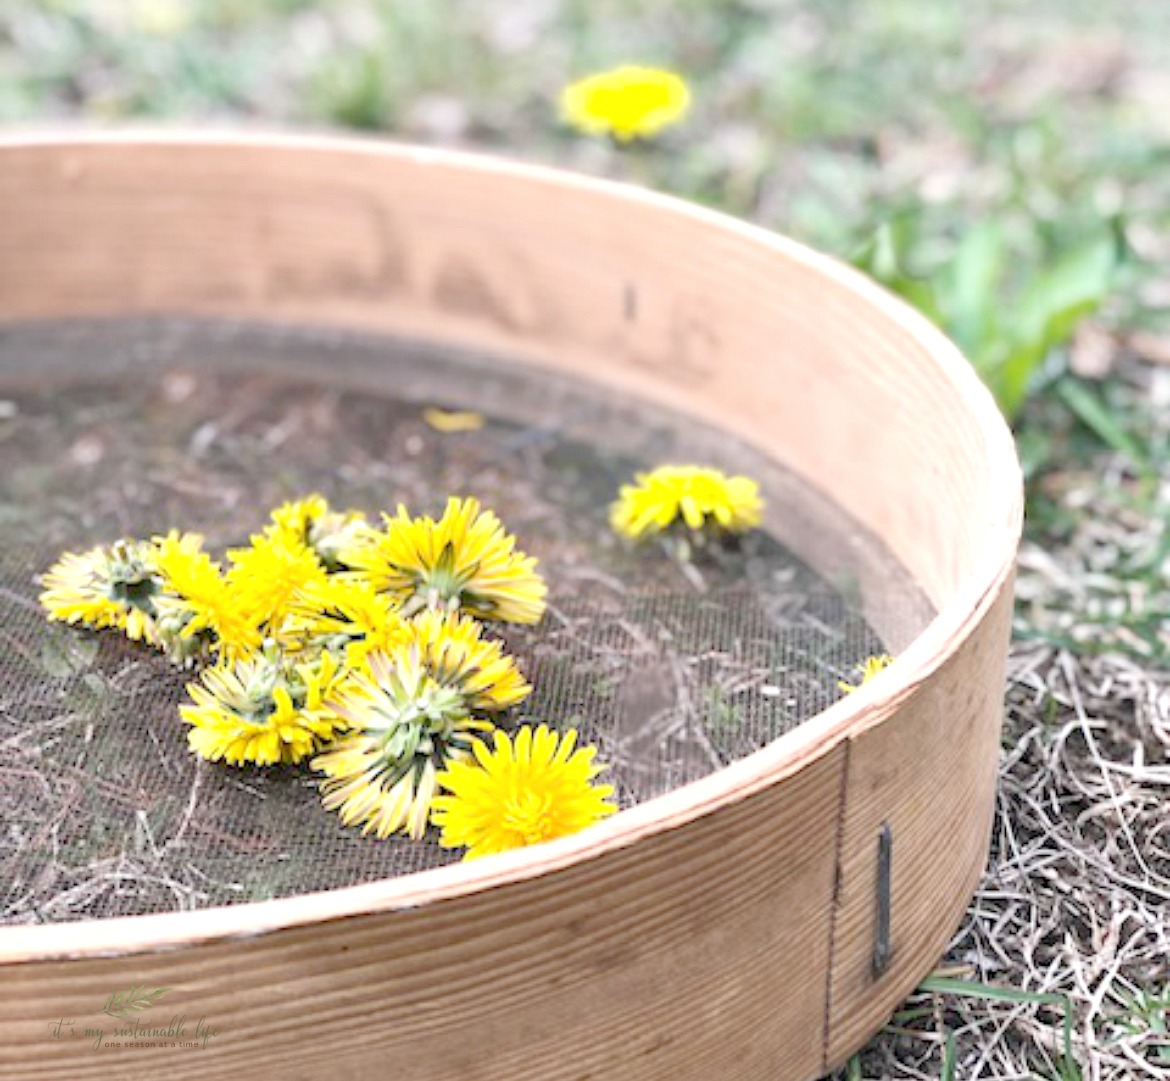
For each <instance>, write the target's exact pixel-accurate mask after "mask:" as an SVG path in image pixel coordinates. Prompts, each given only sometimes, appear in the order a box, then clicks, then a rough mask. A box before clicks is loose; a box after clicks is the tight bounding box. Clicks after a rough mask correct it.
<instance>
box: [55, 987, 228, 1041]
mask: <svg viewBox="0 0 1170 1081" xmlns="http://www.w3.org/2000/svg"><path fill="white" fill-rule="evenodd" d="M173 990H174V988H172V987H147V986H146V985H145V984H140V985H136V986H134V987H128V988H126V989H125V990H124V991H111V992H110V993H109V994H108V995H107V996H106V1000H105V1003H104V1004H103V1005H102V1008H101V1011H100V1012H99V1013H98V1014H97V1017H98V1018H99V1021H98V1023H94V1024H91V1023H84V1022H79V1021H77V1020H76V1019H74V1018H67V1017H60V1018H58V1019H57V1020H55V1021H50V1022H49V1023H48V1024H49V1035H50V1036H51V1037H52V1038H53V1039H54V1040H87V1041H88V1042H89V1044H90V1046H91V1047H92V1048H93V1049H94V1050H95V1051H103V1050H106V1049H108V1048H123V1049H124V1048H132V1047H164V1048H168V1047H169V1048H174V1049H175V1050H182V1051H202V1050H206V1049H207V1047H208V1045H209V1044H210V1043H211V1041H212V1040H213V1039H214V1038H215V1037H216V1036H218V1035H219V1029H218V1028H217V1027H215V1026H214V1025H213V1024H212V1023H211V1022H210V1021H209V1020H208V1019H207V1017H205V1016H201V1017H199V1018H198V1020H196V1021H195V1022H194V1023H193V1024H192V1023H190V1022H188V1020H187V1015H186V1014H185V1013H184V1014H173V1015H172V1016H171V1017H170V1019H169V1021H165V1022H164V1021H163V1020H162V1019H161V1017H159V1012H158V1011H156V1012H155V1013H152V1014H149V1015H147V1014H145V1013H144V1011H146V1010H150V1009H152V1008H154V1007H156V1006H157V1005H158V1004H159V1002H160V1001H161V1000H162V998H163V996H164V995H166V994H168V993H169V992H171V991H173ZM102 1017H108V1018H111V1019H112V1021H113V1022H114V1023H111V1022H110V1021H102V1020H100V1019H101V1018H102Z"/></svg>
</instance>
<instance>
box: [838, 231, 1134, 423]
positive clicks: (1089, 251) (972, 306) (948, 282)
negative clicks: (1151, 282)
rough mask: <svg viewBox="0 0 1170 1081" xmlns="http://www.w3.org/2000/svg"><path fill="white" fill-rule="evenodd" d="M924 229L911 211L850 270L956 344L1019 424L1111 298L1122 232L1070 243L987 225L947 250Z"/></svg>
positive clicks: (869, 244)
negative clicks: (1051, 366)
mask: <svg viewBox="0 0 1170 1081" xmlns="http://www.w3.org/2000/svg"><path fill="white" fill-rule="evenodd" d="M923 221H924V217H923V215H921V214H918V213H915V212H914V210H913V209H911V210H908V211H906V212H903V213H902V214H900V215H896V216H895V217H893V218H891V219H890V220H888V221H886V222H884V223H883V224H882V225H880V226H879V227H878V228H877V230H876V231H875V232H874V233H873V235H872V236H871V237H870V239H869V240H868V241H867V242H866V243H865V244H864V245H863V247H862V248H861V249H860V251H858V252H857V254H856V255H855V257H854V260H853V262H854V264H855V265H856V266H857V267H859V268H860V269H862V270H864V271H865V272H866V273H868V274H870V275H871V276H872V277H874V278H876V279H877V280H878V281H879V282H881V283H882V284H883V285H885V286H886V287H887V288H888V289H890V290H892V291H893V292H895V293H897V294H898V295H899V296H901V297H903V298H904V299H905V300H908V301H909V302H910V303H911V304H913V305H914V306H915V307H917V308H918V309H919V310H920V311H921V312H922V313H923V314H924V315H926V316H927V318H929V319H931V320H932V321H933V322H935V323H937V324H938V325H939V326H940V327H941V328H942V329H943V330H945V331H946V332H947V333H948V334H949V335H950V336H951V337H953V338H954V339H955V341H956V342H957V343H958V345H959V347H960V348H961V349H962V350H963V351H964V353H965V354H966V355H967V356H968V358H970V360H971V362H972V364H974V366H975V368H976V370H977V371H978V372H979V374H980V375H981V376H982V377H983V379H984V381H985V382H986V383H987V384H988V386H989V387H990V388H991V391H992V393H993V394H994V395H995V397H996V400H997V401H998V402H999V405H1000V408H1001V409H1003V411H1004V413H1005V414H1006V415H1007V416H1008V418H1009V419H1010V418H1013V417H1015V415H1016V414H1017V413H1018V412H1019V410H1020V407H1021V406H1022V405H1023V404H1024V401H1025V399H1026V397H1027V395H1028V393H1029V391H1030V390H1031V389H1032V388H1033V387H1034V385H1035V384H1036V381H1037V377H1038V375H1039V373H1040V371H1041V369H1042V367H1043V365H1044V363H1045V361H1046V360H1047V359H1048V358H1049V357H1050V356H1052V355H1053V354H1054V352H1056V351H1058V350H1060V349H1061V348H1062V347H1064V346H1065V345H1067V343H1068V342H1069V341H1070V339H1071V338H1072V336H1073V333H1074V332H1075V330H1076V328H1077V325H1078V324H1079V323H1080V321H1081V320H1082V319H1084V318H1085V317H1086V316H1088V315H1091V314H1092V313H1093V312H1094V311H1096V310H1097V308H1098V307H1099V306H1100V305H1101V303H1102V301H1103V300H1104V299H1105V298H1106V297H1107V296H1108V295H1109V293H1110V291H1111V290H1112V287H1113V283H1114V280H1115V276H1116V274H1117V271H1118V269H1119V267H1120V265H1121V255H1122V246H1121V244H1120V243H1119V240H1118V236H1117V232H1116V230H1115V229H1113V228H1111V227H1108V226H1107V225H1103V226H1101V227H1099V228H1098V229H1096V230H1095V231H1092V232H1089V233H1086V234H1083V235H1081V236H1079V237H1077V238H1075V239H1071V240H1065V239H1063V238H1058V237H1055V236H1053V235H1052V234H1051V232H1050V231H1048V230H1042V229H1041V228H1039V227H1038V226H1036V225H1030V226H1024V227H1022V228H1020V227H1017V228H1015V229H1013V230H1009V229H1008V228H1007V227H1005V225H1004V224H1002V223H1001V222H1000V221H998V220H984V221H981V222H978V223H976V224H975V225H972V226H970V227H969V228H967V229H966V230H965V231H964V232H963V233H962V234H961V235H960V236H958V238H957V239H955V240H954V241H953V243H951V244H949V245H948V244H945V243H939V242H938V240H937V239H936V238H931V237H929V236H928V235H926V232H925V228H924V226H923ZM1017 225H1018V223H1017ZM924 256H925V258H924ZM916 263H917V264H918V265H916ZM923 263H928V264H929V265H926V266H922V265H921V264H923Z"/></svg>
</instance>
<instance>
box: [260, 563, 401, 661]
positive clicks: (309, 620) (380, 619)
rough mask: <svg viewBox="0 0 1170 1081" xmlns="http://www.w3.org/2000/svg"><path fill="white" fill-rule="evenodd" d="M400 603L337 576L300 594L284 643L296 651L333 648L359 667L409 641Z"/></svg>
mask: <svg viewBox="0 0 1170 1081" xmlns="http://www.w3.org/2000/svg"><path fill="white" fill-rule="evenodd" d="M398 608H399V605H398V601H397V600H396V599H395V598H393V597H391V596H390V595H389V594H386V593H378V592H377V591H375V589H374V588H373V586H371V585H369V584H368V583H366V582H364V581H360V580H353V581H348V580H345V579H343V578H340V577H337V576H334V577H331V578H328V579H327V580H326V581H324V582H313V583H311V584H310V585H309V586H307V587H305V588H304V589H302V590H300V591H299V592H298V593H297V595H296V596H295V598H294V599H293V601H292V603H291V604H290V605H289V609H288V615H287V616H286V617H285V620H284V623H283V624H282V626H281V630H280V633H279V640H280V642H281V644H282V645H283V646H284V647H285V648H286V649H289V650H291V651H294V652H301V651H303V650H309V651H310V652H311V651H313V650H317V649H328V650H330V651H332V652H335V653H342V654H344V656H345V662H346V664H347V665H349V666H350V667H353V668H359V667H361V665H363V664H364V663H365V659H366V657H368V656H369V655H370V654H371V653H373V652H375V651H383V652H384V651H387V650H390V649H393V648H394V647H395V646H397V645H400V644H402V643H403V642H404V641H406V640H407V639H408V638H409V637H410V624H409V623H408V622H407V621H406V620H405V619H403V617H402V615H401V613H400V612H399V610H398Z"/></svg>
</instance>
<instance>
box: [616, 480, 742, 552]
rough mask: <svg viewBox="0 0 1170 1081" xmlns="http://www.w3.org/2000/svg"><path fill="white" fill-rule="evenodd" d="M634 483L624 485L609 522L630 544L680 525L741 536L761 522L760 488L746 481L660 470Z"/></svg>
mask: <svg viewBox="0 0 1170 1081" xmlns="http://www.w3.org/2000/svg"><path fill="white" fill-rule="evenodd" d="M636 480H637V483H636V484H624V485H622V489H621V492H620V493H619V495H618V499H617V502H616V503H614V504H613V506H612V507H611V508H610V523H611V524H612V525H613V528H614V529H615V530H617V532H618V533H621V534H622V535H623V536H626V537H629V538H631V539H632V540H641V539H642V538H644V537H647V536H651V535H653V534H656V533H661V532H663V531H664V530H665V529H667V528H668V527H669V526H671V525H673V524H674V523H675V522H676V521H678V520H680V519H681V520H682V522H683V523H685V525H686V526H687V528H688V529H690V530H692V531H696V532H697V531H698V530H701V529H702V528H703V527H704V526H715V527H717V528H718V529H721V530H724V531H726V532H728V533H742V532H744V531H746V530H748V529H752V528H754V527H755V526H758V525H759V524H760V522H761V521H762V520H763V511H764V504H763V501H762V500H761V499H760V486H759V485H758V484H757V483H756V482H755V481H754V480H749V479H748V478H747V477H729V476H727V474H726V473H722V472H720V471H719V470H718V469H706V468H703V467H701V466H693V465H664V466H661V467H659V468H658V469H655V470H653V471H652V472H650V473H639V474H638V475H637V477H636Z"/></svg>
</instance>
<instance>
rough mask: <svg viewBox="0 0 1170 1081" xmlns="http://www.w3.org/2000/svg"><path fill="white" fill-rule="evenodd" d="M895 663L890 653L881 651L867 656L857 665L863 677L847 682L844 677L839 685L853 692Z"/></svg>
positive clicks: (844, 689) (848, 691)
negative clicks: (854, 681) (853, 681)
mask: <svg viewBox="0 0 1170 1081" xmlns="http://www.w3.org/2000/svg"><path fill="white" fill-rule="evenodd" d="M893 663H894V658H893V657H891V656H890V655H889V654H888V653H879V654H877V655H876V656H873V657H866V658H865V660H864V661H862V662H861V663H860V664H859V665H857V673H858V675H859V676H860V677H861V678H860V679H859V680H858V681H857V682H856V683H846V682H845V681H844V680H843V679H842V680H838V681H837V686H838V687H840V688H841V690H843V691H844V692H845V693H846V694H851V693H852V692H853V691H856V690H858V689H859V688H861V687H864V686H865V684H867V683H868V682H869V681H870V680H871V679H873V678H874V676H876V675H877V674H878V673H879V672H884V671H885V670H886V669H887V668H889V667H890V665H891V664H893Z"/></svg>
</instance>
